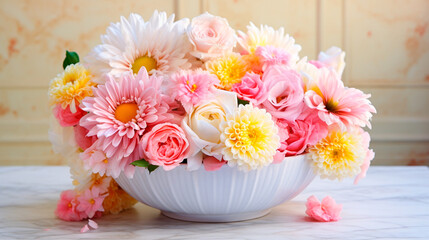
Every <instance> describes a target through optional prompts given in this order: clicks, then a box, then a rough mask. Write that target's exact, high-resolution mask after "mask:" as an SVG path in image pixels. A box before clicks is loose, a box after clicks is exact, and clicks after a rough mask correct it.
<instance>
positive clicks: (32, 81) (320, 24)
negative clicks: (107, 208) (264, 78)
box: [0, 0, 429, 165]
mask: <svg viewBox="0 0 429 240" xmlns="http://www.w3.org/2000/svg"><path fill="white" fill-rule="evenodd" d="M155 9H159V10H162V11H166V12H167V13H169V14H171V13H175V14H176V18H177V17H178V18H182V17H193V16H196V15H199V14H200V13H202V12H205V11H209V12H210V13H212V14H216V15H220V16H223V17H226V18H227V19H228V20H229V22H230V24H231V25H232V26H233V27H234V28H236V29H240V30H245V27H246V25H247V24H248V22H249V21H253V22H254V23H255V24H257V25H259V24H262V23H264V24H268V25H272V26H273V27H275V28H278V27H280V26H284V27H285V30H286V32H288V33H290V34H291V35H293V36H294V37H295V38H296V41H297V42H298V43H299V44H301V45H302V46H303V51H302V52H301V56H308V57H309V58H315V57H316V56H317V54H318V52H319V51H320V50H325V49H327V48H328V47H330V46H331V45H337V46H339V47H341V48H343V49H344V50H345V51H346V53H347V55H346V62H347V66H346V71H345V76H344V79H343V80H344V82H345V84H346V85H348V86H350V87H357V88H360V89H362V90H363V91H365V92H367V93H371V94H372V98H371V100H372V102H373V104H374V105H375V106H376V108H377V110H378V114H377V115H376V116H375V117H374V118H373V129H372V130H371V135H372V142H371V146H372V148H374V149H375V152H376V157H375V160H374V162H373V164H378V165H407V164H408V165H429V29H428V27H429V1H428V0H299V1H298V0H295V1H294V0H273V1H260V0H234V1H232V0H217V1H215V0H212V1H210V0H165V1H150V0H139V1H135V0H117V1H88V0H73V1H67V0H57V1H54V0H31V1H30V0H28V1H25V0H1V1H0V33H1V34H0V165H57V164H62V162H61V160H60V158H59V157H58V156H55V155H54V154H53V152H52V150H51V146H50V143H49V141H48V135H47V131H48V117H49V115H50V112H49V110H48V103H47V102H48V101H47V100H48V98H47V88H48V83H49V81H50V80H51V79H52V78H53V77H54V76H55V75H56V74H57V73H59V72H60V71H61V70H62V60H63V57H64V51H65V49H69V50H73V51H77V52H78V53H79V54H80V55H81V56H83V55H85V54H87V53H88V52H89V50H90V49H91V48H92V47H94V46H95V45H97V44H98V43H99V42H100V40H99V39H100V35H101V34H103V33H104V32H105V30H106V27H107V26H108V25H109V24H110V22H116V21H118V20H119V17H120V16H121V15H125V16H128V15H129V13H131V12H136V13H139V14H141V15H142V16H143V17H144V18H145V19H148V18H149V17H150V16H151V14H152V12H153V10H155Z"/></svg>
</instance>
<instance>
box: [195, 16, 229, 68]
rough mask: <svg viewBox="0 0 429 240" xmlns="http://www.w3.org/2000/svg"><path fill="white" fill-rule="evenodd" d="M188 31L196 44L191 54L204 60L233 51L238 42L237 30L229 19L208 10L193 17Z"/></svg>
mask: <svg viewBox="0 0 429 240" xmlns="http://www.w3.org/2000/svg"><path fill="white" fill-rule="evenodd" d="M187 33H188V37H189V40H190V42H191V43H192V45H193V46H194V49H193V51H192V52H191V54H192V55H193V56H195V57H197V58H199V59H202V60H208V59H210V58H214V57H217V56H220V55H222V54H223V53H225V52H231V51H232V49H233V48H234V47H235V44H236V42H237V39H236V37H235V31H234V29H232V28H231V27H230V26H229V24H228V21H227V20H226V19H225V18H221V17H218V16H213V15H211V14H209V13H207V12H206V13H204V14H201V15H200V16H198V17H194V18H193V19H192V21H191V24H189V26H188V29H187Z"/></svg>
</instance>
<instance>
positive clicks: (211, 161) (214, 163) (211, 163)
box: [203, 156, 226, 172]
mask: <svg viewBox="0 0 429 240" xmlns="http://www.w3.org/2000/svg"><path fill="white" fill-rule="evenodd" d="M203 164H204V169H206V171H209V172H210V171H216V170H219V169H220V168H221V167H222V166H223V165H225V164H226V161H224V160H218V159H217V158H215V157H212V156H207V157H205V158H204V160H203Z"/></svg>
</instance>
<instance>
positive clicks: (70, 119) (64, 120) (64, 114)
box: [53, 104, 86, 127]
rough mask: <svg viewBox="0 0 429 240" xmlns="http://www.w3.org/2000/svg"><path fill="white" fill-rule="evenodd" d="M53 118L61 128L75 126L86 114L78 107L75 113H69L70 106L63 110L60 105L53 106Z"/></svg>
mask: <svg viewBox="0 0 429 240" xmlns="http://www.w3.org/2000/svg"><path fill="white" fill-rule="evenodd" d="M53 112H54V116H55V117H56V118H57V120H58V122H59V123H60V125H61V126H62V127H70V126H75V125H77V124H78V123H79V120H80V119H81V118H82V117H83V116H85V114H86V112H85V111H83V110H82V109H81V108H80V107H77V108H76V112H75V113H72V112H71V111H70V106H69V105H68V106H67V107H66V108H65V109H64V108H62V107H61V104H58V105H57V106H55V108H54V110H53Z"/></svg>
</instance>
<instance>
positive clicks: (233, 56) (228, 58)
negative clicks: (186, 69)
mask: <svg viewBox="0 0 429 240" xmlns="http://www.w3.org/2000/svg"><path fill="white" fill-rule="evenodd" d="M205 66H206V69H207V70H208V71H209V72H210V73H213V74H215V75H216V76H217V77H218V78H219V80H220V84H221V89H225V90H231V88H232V86H233V85H234V84H236V83H239V82H241V78H242V77H243V76H244V75H245V74H246V72H247V71H248V70H249V69H248V67H247V65H246V63H245V62H244V61H243V59H242V58H241V56H240V55H239V54H237V53H230V54H226V55H224V56H222V57H220V58H216V59H213V60H211V61H208V62H206V65H205Z"/></svg>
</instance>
